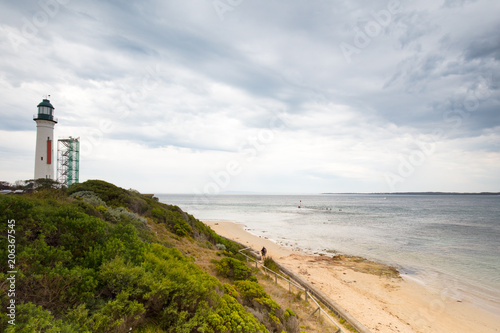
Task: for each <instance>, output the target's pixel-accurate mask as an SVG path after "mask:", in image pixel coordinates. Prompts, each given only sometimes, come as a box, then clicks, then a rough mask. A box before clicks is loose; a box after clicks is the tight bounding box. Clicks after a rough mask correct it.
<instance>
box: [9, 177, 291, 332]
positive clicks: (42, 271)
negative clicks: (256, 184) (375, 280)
mask: <svg viewBox="0 0 500 333" xmlns="http://www.w3.org/2000/svg"><path fill="white" fill-rule="evenodd" d="M93 184H94V183H93V182H90V185H92V186H88V185H89V184H87V186H80V187H78V186H77V187H75V188H76V189H79V190H78V191H75V190H72V191H73V192H71V193H70V195H71V194H75V195H74V197H73V198H70V197H68V196H65V195H56V196H54V195H53V193H47V197H44V195H45V194H43V193H41V192H38V193H37V194H36V195H26V196H0V219H2V220H4V221H6V220H11V219H15V220H16V226H15V227H16V270H17V272H18V274H17V276H16V289H17V293H16V301H17V303H16V305H17V307H16V310H17V312H16V327H15V328H16V332H17V331H20V332H23V331H26V332H32V331H33V332H86V333H87V332H128V331H130V328H132V329H133V331H139V332H140V331H141V330H142V331H144V332H148V331H149V332H207V333H209V332H212V333H220V332H268V329H266V327H265V326H264V325H263V324H262V323H260V322H259V321H258V320H257V318H256V317H255V316H254V315H252V314H251V313H249V312H248V311H246V310H245V308H244V307H243V306H242V304H240V302H242V299H243V298H244V297H247V296H246V295H242V293H241V291H240V289H238V287H235V286H233V285H230V284H222V283H221V282H219V281H218V280H217V279H216V278H215V277H213V276H211V275H209V274H208V273H207V272H206V271H204V270H203V269H201V268H200V267H199V266H198V265H197V264H196V263H195V262H194V261H193V260H192V258H189V257H186V256H185V255H183V254H182V253H181V252H180V251H179V250H178V249H175V248H167V247H165V246H163V245H161V244H160V241H159V240H158V239H157V238H156V236H155V234H154V233H152V232H150V231H149V230H147V229H145V228H144V225H145V224H146V222H147V221H148V220H147V218H149V219H151V218H152V215H151V212H152V211H153V210H154V209H158V210H159V213H160V214H164V216H171V217H173V218H179V219H181V220H182V221H184V223H186V225H188V226H189V228H191V229H189V228H187V229H185V231H186V234H187V235H188V236H193V235H195V236H196V235H200V237H201V238H199V240H200V241H202V242H206V241H209V242H211V243H212V244H217V243H219V244H223V245H225V246H226V247H227V249H231V250H234V251H236V252H237V249H238V246H236V245H234V244H235V243H231V242H230V241H228V240H225V239H222V238H220V236H217V235H216V234H215V233H214V234H212V232H211V231H210V230H211V229H206V228H201V229H199V230H198V229H197V226H198V225H199V223H201V222H199V221H198V220H195V219H194V218H193V219H191V218H190V217H189V216H188V215H186V214H183V213H182V211H180V209H178V208H175V207H174V206H168V205H164V204H161V203H158V202H157V201H155V200H153V199H148V198H144V199H143V198H138V201H137V202H146V203H147V207H146V213H145V214H146V215H147V217H146V215H144V216H140V215H139V214H140V213H138V212H137V211H134V210H133V209H131V207H130V206H123V208H119V207H120V206H114V205H111V204H110V202H115V203H116V202H118V201H119V202H120V204H121V203H122V202H124V200H125V199H127V200H131V202H132V203H133V202H134V200H135V196H140V195H139V194H137V193H130V194H127V195H126V194H124V193H122V192H121V190H113V189H112V188H111V187H112V186H111V185H106V186H104V187H103V188H111V191H112V192H113V193H114V192H116V193H114V194H113V195H114V196H113V195H111V194H110V195H108V196H102V200H99V199H98V198H101V195H102V194H103V193H104V191H105V190H104V189H101V193H97V192H94V193H92V192H93V190H95V189H96V188H95V186H93ZM98 184H100V183H98ZM113 186H114V185H113ZM70 189H73V186H72V187H71V188H70ZM68 191H69V190H68ZM82 191H86V192H85V193H83V194H82V193H80V195H82V196H79V195H77V193H78V192H82ZM69 192H70V191H69ZM96 193H97V196H96ZM84 197H85V198H87V199H89V200H88V202H87V201H86V199H84ZM78 198H80V199H78ZM105 198H106V199H105ZM113 200H115V201H113ZM141 200H143V201H141ZM103 201H106V202H103ZM143 208H144V207H143ZM109 210H111V211H114V212H118V213H119V214H117V215H116V216H115V217H116V220H115V221H113V222H111V221H110V220H108V219H106V218H105V216H104V215H105V214H106V212H107V211H109ZM157 212H158V211H157ZM166 212H169V213H166ZM170 213H171V214H170ZM148 214H149V215H148ZM186 216H188V219H187V220H186V218H185V217H186ZM165 227H166V228H170V227H171V225H170V224H168V223H165ZM195 229H196V230H197V231H196V230H195ZM200 230H201V231H200ZM205 232H207V233H206V234H205ZM6 235H7V223H3V224H0V238H1V239H2V241H6ZM202 236H203V237H202ZM218 240H220V242H219V241H218ZM162 242H165V241H164V240H162ZM194 244H196V242H194ZM236 252H233V253H236ZM0 256H2V257H6V256H7V252H6V247H0ZM220 262H221V264H220V267H221V272H225V274H226V275H227V276H228V277H229V276H231V277H232V278H235V279H252V278H254V277H252V276H251V269H250V268H249V267H248V266H246V264H245V263H244V262H241V261H238V260H236V259H234V258H231V257H227V258H223V259H222V260H221V261H220ZM8 270H9V269H8V267H7V263H6V261H1V262H0V272H6V271H8ZM5 278H6V276H5V274H0V280H1V281H5ZM0 284H1V283H0ZM0 290H1V291H0V306H1V307H2V308H6V306H7V302H8V299H7V296H6V293H5V291H4V288H0ZM247 294H248V293H247ZM260 298H262V300H261V303H262V304H261V303H259V302H258V301H256V299H259V297H257V298H253V299H252V300H253V301H254V302H257V303H256V304H259V306H260V310H259V311H260V312H258V313H259V314H260V316H262V317H263V318H266V319H265V321H266V325H270V322H271V321H270V320H271V319H270V318H274V317H276V318H278V319H279V320H280V321H281V320H282V319H281V317H280V313H279V309H278V310H276V309H274V304H273V303H272V300H271V299H270V298H269V297H266V295H264V294H262V295H261V297H260ZM266 309H271V310H272V311H271V312H272V313H270V314H269V311H268V312H265V310H266ZM254 312H255V313H257V312H256V311H254ZM273 316H274V317H273ZM7 319H8V317H6V315H5V313H3V312H2V313H1V314H0V331H2V332H11V331H12V326H9V325H8V324H7ZM269 327H271V326H269ZM8 329H9V330H10V331H8ZM273 331H275V330H273Z"/></svg>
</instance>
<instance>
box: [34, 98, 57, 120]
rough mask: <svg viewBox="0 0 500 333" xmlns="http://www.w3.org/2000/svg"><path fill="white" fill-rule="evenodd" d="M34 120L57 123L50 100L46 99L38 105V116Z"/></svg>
mask: <svg viewBox="0 0 500 333" xmlns="http://www.w3.org/2000/svg"><path fill="white" fill-rule="evenodd" d="M33 119H35V120H36V119H43V120H51V121H55V122H57V120H55V119H54V107H53V106H52V104H50V102H49V100H48V99H44V100H43V101H42V102H41V103H40V104H38V115H36V116H35V117H34V118H33Z"/></svg>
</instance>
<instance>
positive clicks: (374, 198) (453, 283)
mask: <svg viewBox="0 0 500 333" xmlns="http://www.w3.org/2000/svg"><path fill="white" fill-rule="evenodd" d="M158 197H159V199H160V201H161V202H164V203H168V204H174V205H178V206H179V207H181V208H182V209H183V210H185V211H187V212H188V213H190V214H192V215H194V216H195V217H196V218H198V219H201V220H203V219H218V220H228V221H234V222H239V223H243V224H244V225H246V227H247V230H249V231H250V232H252V233H254V234H256V235H259V236H265V237H268V238H270V239H272V240H274V241H276V242H278V243H280V244H284V245H287V246H292V247H299V248H301V249H305V250H309V251H314V252H332V251H334V252H339V253H344V254H350V255H358V256H362V257H365V258H369V259H372V260H376V261H379V262H383V263H387V264H391V265H394V266H396V267H398V268H399V269H400V271H401V272H403V273H405V274H406V275H407V277H409V278H413V279H416V280H417V281H419V282H421V283H424V284H426V285H427V286H429V287H430V288H432V289H434V291H437V292H440V293H444V294H446V295H447V296H450V297H454V298H457V299H468V300H471V301H473V302H475V303H477V304H478V305H480V306H482V307H484V308H485V309H488V310H490V311H492V312H495V313H497V314H500V196H448V195H387V196H384V195H348V194H346V195H304V196H297V195H285V196H282V195H217V196H210V197H208V198H205V197H200V196H195V195H158ZM300 201H302V208H300V209H299V208H298V205H299V203H300Z"/></svg>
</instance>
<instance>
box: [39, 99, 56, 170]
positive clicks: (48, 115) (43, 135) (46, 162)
mask: <svg viewBox="0 0 500 333" xmlns="http://www.w3.org/2000/svg"><path fill="white" fill-rule="evenodd" d="M33 120H34V121H36V153H35V178H34V179H40V178H48V179H54V164H53V163H54V144H53V143H54V125H55V124H57V119H56V118H54V107H53V106H52V104H50V101H49V100H48V99H44V100H43V101H42V102H41V103H40V104H38V114H37V115H35V116H33Z"/></svg>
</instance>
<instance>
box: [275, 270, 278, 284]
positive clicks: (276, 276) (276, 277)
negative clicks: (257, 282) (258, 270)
mask: <svg viewBox="0 0 500 333" xmlns="http://www.w3.org/2000/svg"><path fill="white" fill-rule="evenodd" d="M274 284H278V274H277V273H274Z"/></svg>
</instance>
